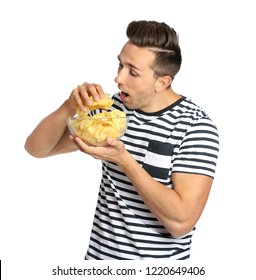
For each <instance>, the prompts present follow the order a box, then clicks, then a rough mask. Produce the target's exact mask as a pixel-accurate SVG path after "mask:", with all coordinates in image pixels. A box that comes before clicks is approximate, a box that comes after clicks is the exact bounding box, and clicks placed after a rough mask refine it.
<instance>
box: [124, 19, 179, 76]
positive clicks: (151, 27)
mask: <svg viewBox="0 0 256 280" xmlns="http://www.w3.org/2000/svg"><path fill="white" fill-rule="evenodd" d="M126 35H127V37H128V39H129V40H130V42H131V43H132V44H134V45H136V46H137V47H141V48H148V49H150V50H151V51H153V52H154V53H155V55H156V58H155V60H154V63H153V65H151V68H152V70H153V71H154V73H155V75H156V77H161V76H165V75H169V76H171V77H172V79H173V78H174V77H175V75H176V74H177V73H178V72H179V70H180V66H181V62H182V57H181V50H180V46H179V38H178V34H177V33H176V31H175V30H174V29H173V28H171V27H170V26H168V25H167V24H166V23H164V22H157V21H146V20H141V21H132V22H130V23H129V25H128V27H127V30H126Z"/></svg>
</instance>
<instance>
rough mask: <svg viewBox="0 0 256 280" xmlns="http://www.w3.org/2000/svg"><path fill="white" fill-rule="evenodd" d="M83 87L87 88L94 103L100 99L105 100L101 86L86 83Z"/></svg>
mask: <svg viewBox="0 0 256 280" xmlns="http://www.w3.org/2000/svg"><path fill="white" fill-rule="evenodd" d="M83 85H84V86H85V88H86V90H87V92H89V93H90V96H92V98H93V100H94V101H98V100H99V99H100V98H103V97H104V96H105V94H104V91H103V89H102V87H101V85H98V84H94V83H92V84H89V83H84V84H83Z"/></svg>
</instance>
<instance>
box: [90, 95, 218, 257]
mask: <svg viewBox="0 0 256 280" xmlns="http://www.w3.org/2000/svg"><path fill="white" fill-rule="evenodd" d="M113 99H114V104H113V106H112V108H111V109H119V110H122V111H124V112H125V113H126V115H127V118H128V127H127V130H126V132H125V134H124V136H123V137H122V138H121V141H123V143H124V144H125V146H126V149H127V150H128V151H129V152H130V153H131V155H132V156H133V157H134V159H135V160H136V161H137V162H138V163H139V164H140V165H141V166H142V167H143V168H144V169H145V170H146V171H147V172H148V173H149V174H150V175H151V176H152V177H153V178H154V179H155V180H156V181H158V182H160V183H162V184H163V185H165V186H166V187H168V188H172V179H171V174H172V172H183V173H194V174H203V175H206V176H210V177H214V173H215V168H216V161H217V157H218V149H219V141H218V131H217V129H216V126H215V125H214V123H213V122H212V121H211V119H210V118H209V117H208V116H207V114H206V113H205V112H204V111H203V110H202V109H201V108H200V107H198V106H197V105H195V104H194V103H192V102H191V101H190V100H189V99H188V98H186V97H182V98H181V99H179V100H178V101H177V102H175V103H174V104H172V105H170V106H169V107H167V108H165V109H163V110H161V111H159V112H155V113H145V112H142V111H140V110H129V109H128V108H126V107H125V106H124V105H123V103H122V101H121V99H120V97H119V94H116V95H114V96H113ZM194 230H195V228H194V229H193V230H192V231H191V232H190V233H188V234H186V235H185V236H183V237H180V238H174V237H172V236H171V234H170V233H169V232H168V231H167V230H166V228H165V227H164V226H163V225H162V224H161V223H160V222H159V221H158V220H157V219H156V217H155V216H154V215H153V214H152V213H151V212H150V211H149V209H148V208H147V206H146V205H145V204H144V202H143V201H142V199H141V198H140V196H139V195H138V193H137V191H136V189H135V188H134V187H133V185H132V184H131V182H130V181H129V179H128V178H127V177H126V175H125V174H124V173H123V172H122V171H121V170H120V169H119V167H118V166H117V165H116V164H114V163H112V162H107V161H103V162H102V179H101V184H100V189H99V195H98V202H97V207H96V211H95V216H94V222H93V227H92V232H91V237H90V243H89V248H88V251H87V254H86V256H85V258H86V259H96V260H115V259H116V260H137V259H141V260H142V259H144V260H145V259H173V260H181V259H187V258H189V256H190V249H191V238H192V235H193V232H194Z"/></svg>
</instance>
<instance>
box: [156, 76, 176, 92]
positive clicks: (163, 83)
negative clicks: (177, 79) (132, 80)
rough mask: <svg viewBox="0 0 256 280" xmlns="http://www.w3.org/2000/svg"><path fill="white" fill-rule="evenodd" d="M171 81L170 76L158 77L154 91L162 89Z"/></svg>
mask: <svg viewBox="0 0 256 280" xmlns="http://www.w3.org/2000/svg"><path fill="white" fill-rule="evenodd" d="M171 83H172V78H171V77H170V76H163V77H159V78H158V79H157V80H156V91H163V90H165V89H166V88H168V87H169V86H170V85H171Z"/></svg>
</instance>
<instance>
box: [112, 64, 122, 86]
mask: <svg viewBox="0 0 256 280" xmlns="http://www.w3.org/2000/svg"><path fill="white" fill-rule="evenodd" d="M124 80H125V71H124V68H120V67H119V68H118V71H117V76H116V77H115V79H114V81H115V82H116V83H117V84H123V83H124Z"/></svg>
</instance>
